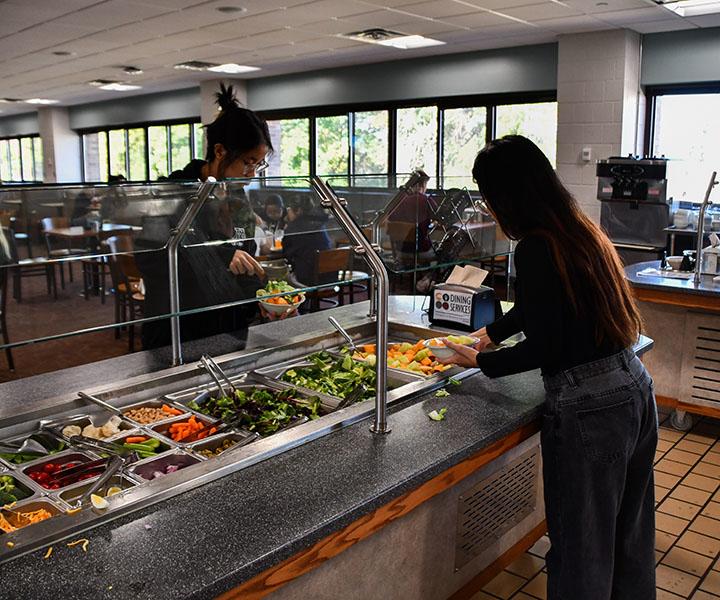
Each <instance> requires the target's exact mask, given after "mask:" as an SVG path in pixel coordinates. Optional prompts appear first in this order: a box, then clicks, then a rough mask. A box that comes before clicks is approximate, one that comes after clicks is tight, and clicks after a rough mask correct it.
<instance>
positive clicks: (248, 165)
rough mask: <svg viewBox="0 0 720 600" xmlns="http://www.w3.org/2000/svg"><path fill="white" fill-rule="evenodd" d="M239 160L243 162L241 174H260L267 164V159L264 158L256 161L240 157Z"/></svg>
mask: <svg viewBox="0 0 720 600" xmlns="http://www.w3.org/2000/svg"><path fill="white" fill-rule="evenodd" d="M240 160H241V161H242V164H243V174H244V175H250V173H256V174H260V173H262V172H263V171H264V170H265V169H267V168H268V166H269V165H268V163H267V161H266V160H265V159H264V158H263V159H262V160H260V161H258V162H256V163H254V162H250V161H247V160H245V159H244V158H241V159H240Z"/></svg>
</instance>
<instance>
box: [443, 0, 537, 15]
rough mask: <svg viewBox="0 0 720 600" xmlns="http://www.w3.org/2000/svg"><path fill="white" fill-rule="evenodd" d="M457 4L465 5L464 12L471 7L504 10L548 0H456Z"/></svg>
mask: <svg viewBox="0 0 720 600" xmlns="http://www.w3.org/2000/svg"><path fill="white" fill-rule="evenodd" d="M456 2H458V3H459V4H462V5H463V6H467V7H468V10H467V11H465V12H472V9H473V8H477V9H487V10H498V11H504V10H505V9H506V8H515V7H517V6H531V5H533V4H546V3H547V2H548V0H477V1H472V0H471V1H464V0H456Z"/></svg>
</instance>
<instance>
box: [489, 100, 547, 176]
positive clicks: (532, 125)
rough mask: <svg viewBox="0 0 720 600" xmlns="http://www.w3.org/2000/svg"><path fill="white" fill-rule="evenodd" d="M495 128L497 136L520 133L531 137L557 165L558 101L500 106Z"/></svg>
mask: <svg viewBox="0 0 720 600" xmlns="http://www.w3.org/2000/svg"><path fill="white" fill-rule="evenodd" d="M495 130H496V136H497V137H502V136H504V135H510V134H519V135H524V136H525V137H527V138H529V139H531V140H532V141H533V142H535V143H536V144H537V145H538V147H539V148H540V150H542V151H543V152H544V153H545V156H547V157H548V159H549V160H550V163H551V164H552V165H553V167H554V166H555V159H556V156H557V102H538V103H534V104H506V105H503V106H498V107H497V117H496V125H495Z"/></svg>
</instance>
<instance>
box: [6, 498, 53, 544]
mask: <svg viewBox="0 0 720 600" xmlns="http://www.w3.org/2000/svg"><path fill="white" fill-rule="evenodd" d="M41 508H44V509H45V510H47V511H48V512H49V513H50V514H52V516H53V517H55V516H57V515H60V514H62V513H63V512H64V511H63V510H62V509H61V508H60V507H59V506H57V505H56V504H55V503H54V502H53V501H52V500H50V499H49V498H41V499H36V500H23V501H22V502H18V503H17V504H16V505H15V506H13V507H12V510H4V509H2V508H0V512H1V513H2V515H3V516H4V517H5V518H6V519H7V520H8V522H9V523H10V525H13V526H14V527H17V526H18V524H19V523H18V518H17V515H16V513H17V512H32V511H35V510H40V509H41ZM51 518H52V517H51ZM46 520H49V519H46ZM44 522H45V521H39V522H38V523H44ZM38 523H34V524H33V525H37V524H38ZM26 527H32V525H24V526H22V527H19V529H25V528H26ZM0 535H6V534H5V532H3V531H0Z"/></svg>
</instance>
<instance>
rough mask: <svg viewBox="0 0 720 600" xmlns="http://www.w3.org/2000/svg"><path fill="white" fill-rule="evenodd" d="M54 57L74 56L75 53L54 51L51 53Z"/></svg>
mask: <svg viewBox="0 0 720 600" xmlns="http://www.w3.org/2000/svg"><path fill="white" fill-rule="evenodd" d="M53 54H54V55H55V56H75V54H76V53H75V52H69V51H68V50H55V51H54V52H53Z"/></svg>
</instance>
